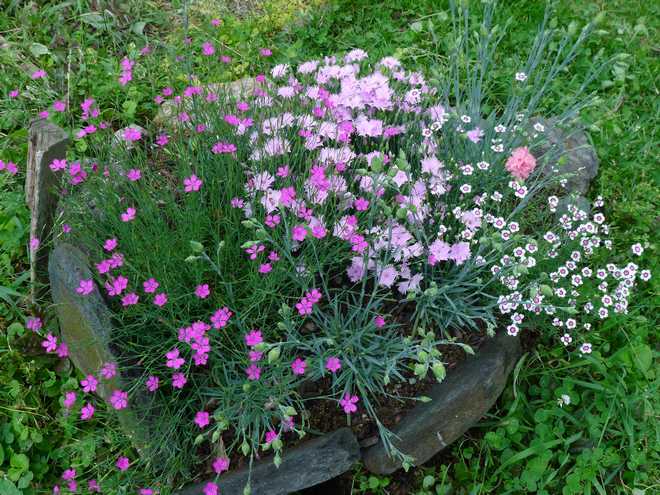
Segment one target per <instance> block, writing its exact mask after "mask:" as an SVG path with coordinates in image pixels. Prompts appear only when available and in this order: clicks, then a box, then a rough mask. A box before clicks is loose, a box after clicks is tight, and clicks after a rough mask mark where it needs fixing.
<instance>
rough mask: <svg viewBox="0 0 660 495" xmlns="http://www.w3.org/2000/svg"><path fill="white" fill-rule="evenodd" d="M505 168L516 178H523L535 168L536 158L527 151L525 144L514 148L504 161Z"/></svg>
mask: <svg viewBox="0 0 660 495" xmlns="http://www.w3.org/2000/svg"><path fill="white" fill-rule="evenodd" d="M505 168H506V169H507V170H508V171H509V172H510V173H511V175H513V176H514V177H515V178H516V179H520V180H525V179H526V178H527V177H529V174H531V173H532V171H533V170H534V168H536V158H534V155H532V154H531V153H530V152H529V148H527V147H526V146H523V147H520V148H515V149H514V150H513V151H512V152H511V156H510V157H509V159H508V160H507V161H506V165H505Z"/></svg>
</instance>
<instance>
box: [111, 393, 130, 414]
mask: <svg viewBox="0 0 660 495" xmlns="http://www.w3.org/2000/svg"><path fill="white" fill-rule="evenodd" d="M110 404H112V407H114V408H115V409H116V410H117V411H119V410H121V409H126V408H127V407H128V393H127V392H124V391H123V390H114V391H113V392H112V395H111V396H110Z"/></svg>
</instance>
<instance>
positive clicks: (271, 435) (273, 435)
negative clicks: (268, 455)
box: [266, 430, 277, 443]
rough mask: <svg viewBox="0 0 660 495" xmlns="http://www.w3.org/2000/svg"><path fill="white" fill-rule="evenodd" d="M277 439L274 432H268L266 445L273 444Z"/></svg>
mask: <svg viewBox="0 0 660 495" xmlns="http://www.w3.org/2000/svg"><path fill="white" fill-rule="evenodd" d="M276 438H277V433H276V432H275V431H273V430H268V431H267V432H266V443H271V442H272V441H273V440H275V439H276Z"/></svg>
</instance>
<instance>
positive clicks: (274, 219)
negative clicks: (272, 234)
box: [264, 215, 280, 229]
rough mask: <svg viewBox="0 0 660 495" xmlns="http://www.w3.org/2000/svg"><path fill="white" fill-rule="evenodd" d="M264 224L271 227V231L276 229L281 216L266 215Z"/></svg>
mask: <svg viewBox="0 0 660 495" xmlns="http://www.w3.org/2000/svg"><path fill="white" fill-rule="evenodd" d="M264 223H265V224H266V225H267V226H268V227H270V228H271V229H274V228H275V227H277V225H279V223H280V216H279V215H266V220H265V221H264Z"/></svg>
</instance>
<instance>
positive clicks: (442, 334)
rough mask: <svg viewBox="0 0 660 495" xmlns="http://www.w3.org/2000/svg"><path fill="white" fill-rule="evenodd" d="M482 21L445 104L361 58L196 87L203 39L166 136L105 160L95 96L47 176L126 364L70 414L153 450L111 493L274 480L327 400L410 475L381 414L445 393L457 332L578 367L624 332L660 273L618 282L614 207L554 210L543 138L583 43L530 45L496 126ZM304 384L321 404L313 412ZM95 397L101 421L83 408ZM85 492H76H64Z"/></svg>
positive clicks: (168, 93)
mask: <svg viewBox="0 0 660 495" xmlns="http://www.w3.org/2000/svg"><path fill="white" fill-rule="evenodd" d="M455 15H456V16H457V17H461V15H463V14H462V13H461V12H460V11H456V12H455ZM492 15H493V10H492V6H489V7H487V8H486V12H485V14H484V21H483V26H482V27H483V29H480V30H479V32H480V33H481V34H480V38H479V39H477V40H476V41H475V40H474V38H473V37H472V35H471V31H470V30H469V29H468V30H466V31H465V32H458V31H457V32H456V33H454V34H453V35H454V36H456V39H457V41H456V43H455V44H454V45H453V50H454V51H455V52H454V55H455V56H454V57H453V59H454V60H455V61H454V62H452V63H453V64H454V65H453V66H450V67H448V68H447V69H446V71H445V77H444V78H440V79H437V80H435V81H433V82H430V81H429V80H428V79H427V75H425V74H423V73H421V72H415V71H410V70H408V69H407V68H406V67H405V65H404V64H403V63H402V62H401V61H399V60H397V59H396V58H394V57H391V56H388V57H385V58H380V59H372V58H370V57H369V54H368V53H366V52H365V51H363V50H361V49H353V50H350V51H348V52H346V53H344V54H341V55H334V56H328V57H325V58H319V59H316V60H309V61H305V62H302V63H296V64H293V63H291V64H277V65H273V66H272V67H271V68H270V70H269V71H268V72H264V73H262V74H258V75H255V76H254V77H252V78H250V79H248V80H246V81H244V84H243V85H242V89H241V91H240V92H238V94H237V93H236V92H229V91H227V90H225V89H224V88H223V87H222V86H221V85H218V84H209V83H206V82H205V81H202V80H200V79H199V78H197V77H195V71H196V70H198V71H200V73H201V72H203V68H204V67H207V66H209V65H212V64H219V63H222V62H225V63H229V62H231V61H230V60H228V57H227V56H226V55H223V54H222V53H221V52H220V49H219V47H218V45H216V44H214V42H213V38H212V36H213V35H214V34H213V33H214V32H212V34H209V35H208V37H206V38H205V37H198V38H195V39H190V40H188V50H189V53H188V57H190V60H191V61H192V62H190V63H189V66H190V67H191V68H192V71H193V72H191V73H190V77H189V79H188V80H187V81H181V80H179V81H177V83H176V84H173V85H172V86H168V87H164V88H160V89H159V92H158V94H157V95H154V96H155V99H154V101H155V102H156V103H157V104H158V105H162V106H163V107H167V109H168V113H169V115H170V122H169V123H168V124H165V125H164V126H161V127H156V126H154V127H153V128H151V129H149V131H145V130H144V129H142V128H139V127H130V128H127V129H124V130H122V131H121V132H120V133H119V135H118V136H117V137H115V138H113V137H112V134H111V130H112V125H111V123H110V122H105V121H104V119H103V116H104V109H102V108H98V106H97V105H96V103H95V100H94V98H93V95H90V96H89V97H88V98H87V99H85V100H84V101H83V102H82V104H81V105H80V107H81V112H80V114H79V115H78V118H79V122H80V124H79V127H78V129H77V130H76V131H75V132H74V136H75V139H76V140H78V141H83V142H85V143H86V146H85V148H87V150H88V151H87V156H86V157H83V156H80V157H79V158H78V159H70V160H68V161H66V160H55V161H54V162H53V163H52V165H51V167H52V168H53V170H56V171H61V172H62V177H63V178H62V193H63V196H64V200H63V212H62V216H61V222H60V224H59V227H58V228H59V229H60V231H59V232H58V233H57V236H58V238H59V240H60V241H65V242H71V243H73V244H75V245H77V246H78V247H80V248H81V249H82V250H83V251H85V252H86V253H87V254H88V255H89V258H90V262H91V263H92V268H93V278H92V279H82V280H80V282H79V287H78V289H77V292H78V297H80V298H85V297H90V295H93V294H95V293H97V291H98V292H100V293H101V294H102V296H103V297H104V298H105V299H106V300H107V302H108V304H109V306H110V307H111V309H112V312H113V318H114V329H113V331H112V342H111V346H112V350H113V352H114V354H115V356H116V358H117V359H116V362H109V363H105V364H104V366H103V367H102V368H101V369H99V370H98V371H97V373H94V374H90V375H89V376H86V377H84V378H83V379H82V381H81V382H80V386H79V387H78V388H76V389H72V390H71V391H70V392H69V393H67V395H66V397H65V398H64V403H65V406H66V407H67V408H68V409H69V412H70V415H71V417H72V418H74V419H76V420H80V421H93V420H95V414H96V415H98V414H99V412H100V411H101V410H104V409H107V408H109V409H110V410H112V409H115V410H118V411H120V412H121V413H122V414H126V413H130V414H132V415H133V416H134V419H135V418H137V419H135V420H137V421H140V427H139V429H140V430H141V431H143V432H144V436H145V438H146V440H145V439H143V440H144V442H142V443H140V442H141V440H140V441H137V440H136V443H137V444H138V445H139V446H140V449H141V450H139V452H138V451H136V450H132V449H131V448H129V447H123V450H121V452H117V453H116V455H115V456H114V457H112V459H111V469H113V470H119V471H120V472H121V475H122V476H123V478H121V477H119V478H117V477H116V476H115V477H110V478H109V479H108V484H110V483H118V482H117V481H116V480H117V479H120V480H121V481H120V483H123V485H122V486H124V487H129V488H130V489H131V490H136V489H139V490H140V491H139V493H141V494H151V493H155V491H156V490H158V491H160V492H162V493H167V492H168V491H169V490H170V489H172V488H175V487H176V486H178V485H180V484H182V483H184V482H185V481H186V480H189V479H191V478H192V477H193V476H194V474H195V473H200V472H206V473H209V472H211V473H213V476H215V478H214V479H212V480H211V481H208V482H207V484H206V485H205V487H204V493H205V494H206V495H212V494H216V493H218V490H219V489H221V488H222V473H223V472H225V471H227V470H230V469H231V468H232V466H230V458H231V459H236V458H240V457H241V456H243V457H245V458H247V462H248V463H249V465H252V462H253V461H254V460H255V459H258V458H260V457H262V456H264V455H266V454H267V453H268V452H274V456H273V462H275V463H276V464H277V465H279V463H280V462H281V460H282V458H283V456H286V444H287V443H292V442H294V441H295V440H296V439H297V438H298V437H302V436H303V435H305V434H306V432H307V431H308V426H309V422H310V420H312V419H313V418H310V416H309V414H308V412H307V409H308V405H310V404H313V403H315V402H318V401H326V402H329V403H330V404H332V407H334V408H336V411H337V414H339V415H346V418H347V420H348V422H349V424H350V418H351V415H356V414H357V415H362V414H365V415H367V416H368V417H370V418H371V419H372V421H374V422H375V424H376V426H377V428H378V431H379V433H380V437H381V439H382V441H383V442H384V444H385V446H386V447H387V448H388V449H389V450H390V452H391V455H393V456H398V457H399V458H401V459H402V460H403V461H404V462H405V463H407V464H410V463H412V462H414V459H411V458H409V457H408V456H406V453H405V452H400V451H399V450H398V449H397V448H396V447H395V445H394V443H393V440H394V438H393V434H392V433H391V432H390V431H389V430H388V429H387V428H386V426H385V425H383V424H382V422H381V421H380V420H379V418H378V415H377V412H376V411H377V408H378V404H379V402H380V401H381V400H382V399H383V398H385V397H388V396H390V395H391V394H392V393H394V392H393V390H394V389H393V388H392V385H393V384H396V383H399V382H401V381H404V380H405V381H408V380H410V379H411V378H416V379H418V380H421V379H423V378H425V377H427V375H428V376H431V377H435V378H436V379H437V380H442V379H443V378H444V376H445V363H444V362H443V355H442V354H441V352H440V351H439V349H438V346H439V345H440V344H444V345H448V344H450V345H459V346H462V347H463V348H464V349H465V350H466V351H467V352H472V350H471V349H470V348H469V347H468V346H467V345H465V344H463V343H461V342H460V341H457V340H456V339H454V338H453V337H452V336H453V335H454V331H455V330H456V329H461V330H463V331H469V330H474V331H485V332H486V333H487V334H489V335H492V334H493V333H494V332H495V331H496V330H501V331H503V332H507V333H508V334H509V335H511V336H512V337H511V338H514V336H516V335H518V334H519V333H521V332H524V331H525V328H526V327H533V328H534V329H536V330H538V331H540V332H543V333H550V334H552V335H556V338H557V342H558V344H559V345H563V346H566V348H567V349H569V350H571V351H574V352H577V353H582V354H587V353H590V352H591V351H592V343H591V342H590V339H589V331H590V329H592V328H593V326H594V325H598V324H599V323H600V322H602V321H603V320H605V319H606V318H608V317H610V316H612V315H614V314H617V313H619V314H625V313H626V312H627V308H628V300H629V296H630V293H631V290H632V289H633V287H634V286H635V284H636V283H637V282H638V280H639V279H641V280H648V278H650V273H649V272H648V271H645V270H642V269H641V268H639V267H638V266H637V265H636V264H635V263H633V262H632V261H629V260H628V259H626V257H625V256H622V255H616V256H612V258H616V259H617V260H618V262H617V263H613V262H609V261H608V260H609V258H608V256H607V252H608V251H610V250H611V249H612V243H611V242H610V241H609V240H608V238H607V237H608V233H609V232H608V226H607V224H606V223H605V217H604V215H603V213H602V212H601V211H600V208H601V207H602V206H603V201H602V199H600V198H598V199H597V200H596V201H595V202H594V204H593V205H592V208H591V209H590V211H585V210H584V209H580V208H578V207H577V206H574V205H572V204H571V202H570V199H566V198H564V196H565V191H564V185H565V184H566V183H567V180H568V179H570V176H569V175H568V174H566V173H564V172H562V159H561V157H560V156H559V155H558V154H557V153H555V152H554V148H552V146H549V144H548V142H547V141H548V140H547V138H546V132H545V131H546V129H545V127H544V124H543V123H542V121H540V120H538V119H533V117H534V116H535V115H536V116H537V115H538V105H539V102H540V101H541V96H542V95H543V92H544V91H545V89H546V88H547V86H548V85H549V83H550V82H552V80H553V78H554V77H555V76H556V75H557V74H558V73H559V72H560V71H562V70H564V69H565V68H566V67H569V64H570V62H571V60H572V58H573V57H574V53H575V50H577V47H579V45H580V44H581V43H582V41H583V40H584V38H585V37H586V36H587V34H588V31H589V30H590V29H591V26H587V28H585V30H584V31H583V32H582V33H581V34H579V35H578V37H577V40H574V43H572V42H571V43H569V42H568V41H567V40H570V39H571V34H570V33H563V32H561V31H560V30H550V29H545V28H544V29H541V30H540V32H539V35H538V37H537V39H536V41H535V42H534V44H533V45H532V46H530V55H529V59H528V61H527V62H526V63H525V64H523V66H521V67H520V70H519V72H517V73H515V74H512V75H511V87H510V95H509V97H508V100H506V101H505V103H504V104H502V105H500V106H493V105H490V108H494V109H492V110H490V111H489V112H488V113H486V112H484V111H483V110H482V108H483V103H484V101H485V98H486V96H485V95H486V94H487V88H488V81H489V74H490V72H489V64H490V63H491V62H492V60H493V57H494V50H495V47H496V46H497V41H498V40H499V39H500V37H501V34H499V32H498V31H497V30H495V29H492V26H491V25H490V23H491V19H492ZM212 24H213V27H212V29H215V30H217V29H221V28H222V25H221V24H219V23H217V22H214V23H212ZM218 24H219V25H218ZM557 40H559V43H560V44H559V46H560V47H561V48H560V49H559V50H560V51H559V55H557V53H553V55H552V57H550V56H549V55H548V50H547V49H548V47H549V46H550V44H551V43H555V42H557ZM561 40H564V41H563V42H562V41H561ZM473 44H475V45H473ZM555 46H556V45H555ZM475 48H476V49H478V50H477V51H478V53H479V57H480V58H478V60H477V61H476V62H474V64H473V65H471V66H470V67H469V68H467V69H466V68H465V67H462V66H461V65H460V62H459V60H460V59H462V57H459V54H460V53H461V52H462V51H465V52H466V53H468V51H469V50H472V49H475ZM555 49H556V48H555ZM270 55H271V53H270V50H262V56H263V57H265V59H266V60H265V63H267V62H268V57H269V56H270ZM145 56H147V55H145V54H143V55H142V57H145ZM220 57H224V58H220ZM545 61H547V63H543V64H542V63H541V62H545ZM142 63H143V58H141V57H138V56H136V57H134V58H131V57H130V56H128V57H126V58H125V59H124V61H123V62H122V64H121V68H120V73H118V76H117V77H118V81H117V84H120V85H122V86H125V87H127V88H130V85H131V84H132V83H133V81H134V79H135V77H138V76H137V74H138V73H139V69H140V65H141V64H142ZM584 87H585V86H583V87H582V88H581V89H584ZM589 101H590V100H589V97H588V95H580V94H577V95H570V97H569V96H567V97H566V100H565V101H564V100H562V101H557V102H556V105H555V108H556V109H557V112H558V113H557V114H556V115H554V117H555V125H558V126H562V125H564V126H571V125H574V124H573V122H574V121H575V120H576V119H577V117H578V113H579V111H580V110H581V109H582V108H584V107H585V106H586V105H588V104H589ZM78 149H80V147H78ZM541 150H543V151H541ZM561 198H563V199H561ZM34 242H35V243H36V241H34ZM642 251H643V248H642V246H640V245H635V246H633V248H632V254H633V255H641V254H642ZM30 324H31V326H32V327H33V329H34V330H36V331H39V332H41V333H42V334H43V335H44V348H45V349H46V351H47V352H57V353H60V355H62V356H63V357H65V356H66V355H67V348H66V343H65V342H62V341H61V340H59V337H58V336H56V334H54V333H52V332H50V330H49V329H48V327H47V325H46V326H42V324H41V322H40V320H37V319H34V320H31V322H30ZM117 377H121V379H120V380H117ZM310 382H312V383H313V382H319V383H322V384H323V385H322V387H320V389H322V390H323V392H322V393H321V394H320V395H318V396H316V395H311V396H310V394H309V393H308V392H305V393H303V390H308V389H310V387H303V385H304V384H305V385H306V384H308V383H310ZM101 384H105V386H107V387H110V388H111V389H110V390H109V391H108V394H107V395H108V401H107V402H108V405H105V404H104V402H103V401H101V400H100V399H98V398H97V397H96V396H95V395H94V392H96V391H97V387H99V386H100V385H101ZM110 384H115V385H114V386H112V387H111V386H110ZM311 388H312V389H315V390H316V389H319V387H311ZM417 399H419V400H426V399H425V398H424V397H418V398H417ZM99 428H101V426H99ZM134 440H135V439H134ZM82 477H83V475H82V473H76V470H75V469H74V468H73V467H72V468H71V469H69V470H67V471H66V472H65V473H64V475H63V480H62V483H61V484H62V487H61V490H63V491H65V490H66V489H67V488H66V487H67V486H68V487H69V489H72V488H75V487H76V486H77V483H78V481H77V480H80V479H82ZM111 480H114V481H111ZM85 483H88V484H89V486H88V488H89V490H91V491H92V492H95V491H98V490H101V489H104V488H103V486H102V484H103V481H97V480H96V478H95V479H92V480H91V481H90V480H87V481H86V482H85ZM113 487H115V485H112V486H111V487H108V488H107V489H109V490H111V491H112V490H113V489H116V487H115V488H113ZM58 490H60V487H59V486H58ZM108 493H109V492H108ZM131 493H133V492H131Z"/></svg>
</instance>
